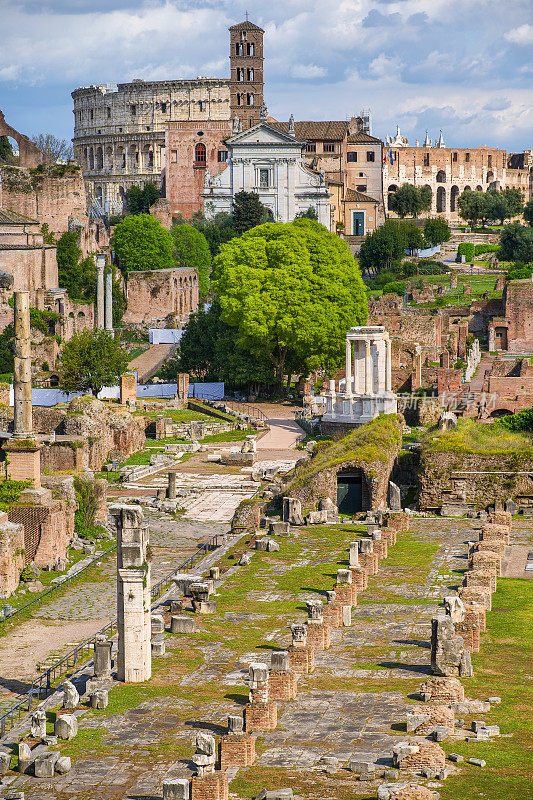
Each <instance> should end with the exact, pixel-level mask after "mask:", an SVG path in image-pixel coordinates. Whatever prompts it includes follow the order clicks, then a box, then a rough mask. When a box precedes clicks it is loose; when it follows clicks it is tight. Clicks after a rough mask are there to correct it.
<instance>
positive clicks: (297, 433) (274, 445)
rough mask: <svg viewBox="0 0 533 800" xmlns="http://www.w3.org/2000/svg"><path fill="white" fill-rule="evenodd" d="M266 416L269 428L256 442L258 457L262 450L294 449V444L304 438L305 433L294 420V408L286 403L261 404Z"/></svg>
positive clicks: (288, 450) (289, 450)
mask: <svg viewBox="0 0 533 800" xmlns="http://www.w3.org/2000/svg"><path fill="white" fill-rule="evenodd" d="M260 408H261V410H262V411H263V412H264V413H265V414H266V416H267V417H268V425H269V430H268V433H267V434H265V436H262V437H261V438H260V439H259V440H258V442H257V450H258V452H259V458H260V457H261V453H262V452H263V451H264V450H267V451H269V450H270V451H279V450H284V451H287V452H291V451H292V452H294V451H296V445H297V444H298V442H301V441H302V439H305V433H304V431H303V430H302V428H300V426H299V425H298V423H297V422H295V421H294V412H295V409H294V408H291V407H290V406H287V405H283V404H280V405H261V406H260Z"/></svg>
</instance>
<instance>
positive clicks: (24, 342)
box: [13, 292, 33, 438]
mask: <svg viewBox="0 0 533 800" xmlns="http://www.w3.org/2000/svg"><path fill="white" fill-rule="evenodd" d="M14 312H15V365H14V377H13V394H14V416H15V425H14V437H18V438H26V437H28V436H31V435H32V431H33V424H32V404H31V334H30V293H29V292H15V309H14Z"/></svg>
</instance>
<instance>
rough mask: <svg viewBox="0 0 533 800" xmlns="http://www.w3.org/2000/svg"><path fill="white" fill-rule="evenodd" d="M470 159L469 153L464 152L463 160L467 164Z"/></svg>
mask: <svg viewBox="0 0 533 800" xmlns="http://www.w3.org/2000/svg"><path fill="white" fill-rule="evenodd" d="M469 161H470V153H465V162H466V163H467V164H468V162H469Z"/></svg>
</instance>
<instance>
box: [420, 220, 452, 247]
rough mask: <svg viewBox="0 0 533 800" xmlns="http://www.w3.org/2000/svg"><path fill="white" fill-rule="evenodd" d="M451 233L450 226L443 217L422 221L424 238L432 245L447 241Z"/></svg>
mask: <svg viewBox="0 0 533 800" xmlns="http://www.w3.org/2000/svg"><path fill="white" fill-rule="evenodd" d="M451 235H452V232H451V229H450V226H449V225H448V223H447V222H446V220H445V219H444V217H436V218H435V219H427V220H426V221H425V223H424V239H425V240H426V242H429V244H431V245H433V246H435V245H437V244H442V243H443V242H448V241H449V240H450V237H451Z"/></svg>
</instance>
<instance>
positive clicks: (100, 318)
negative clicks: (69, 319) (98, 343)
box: [96, 254, 105, 328]
mask: <svg viewBox="0 0 533 800" xmlns="http://www.w3.org/2000/svg"><path fill="white" fill-rule="evenodd" d="M104 267H105V256H103V255H101V254H99V255H97V256H96V327H97V328H103V327H104Z"/></svg>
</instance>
